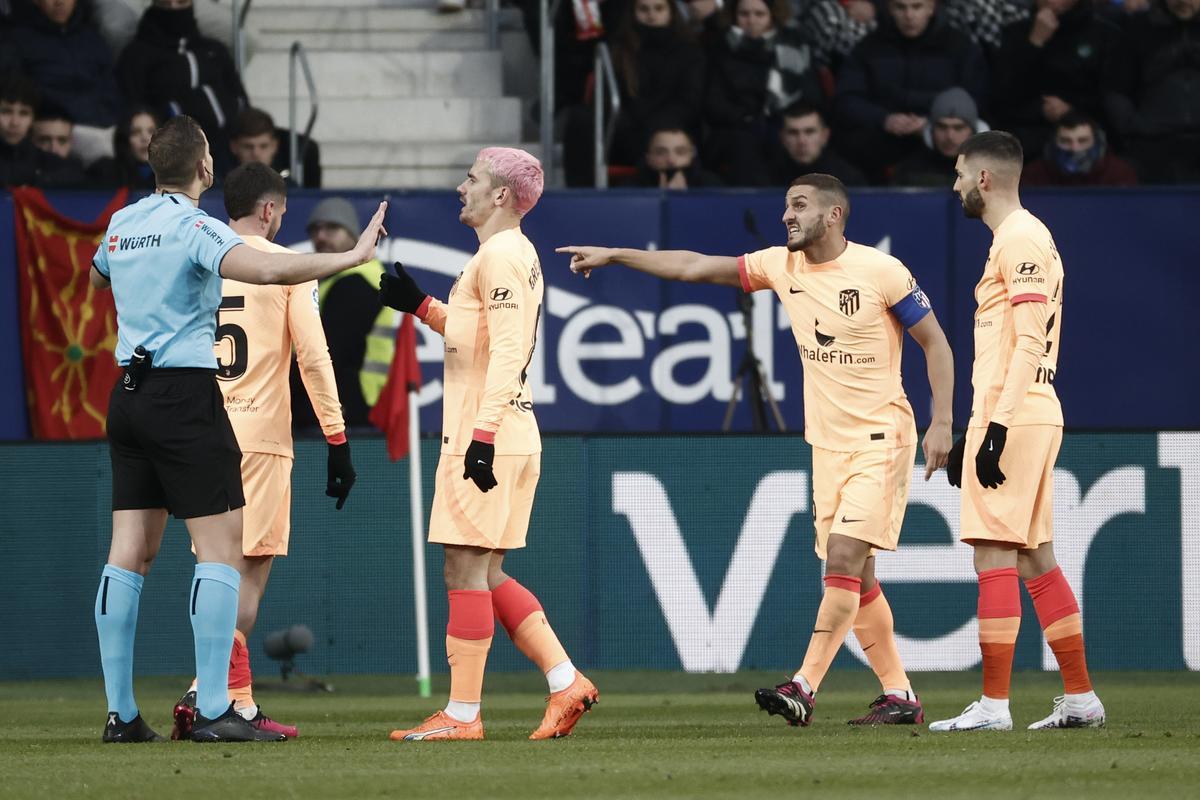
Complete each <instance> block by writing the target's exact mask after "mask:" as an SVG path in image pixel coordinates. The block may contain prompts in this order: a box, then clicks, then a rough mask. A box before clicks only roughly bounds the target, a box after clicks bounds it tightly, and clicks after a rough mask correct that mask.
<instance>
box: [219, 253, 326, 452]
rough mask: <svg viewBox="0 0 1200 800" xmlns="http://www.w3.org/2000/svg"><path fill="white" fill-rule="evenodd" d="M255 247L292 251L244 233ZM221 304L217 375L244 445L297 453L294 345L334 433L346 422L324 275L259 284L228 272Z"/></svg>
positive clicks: (311, 390)
mask: <svg viewBox="0 0 1200 800" xmlns="http://www.w3.org/2000/svg"><path fill="white" fill-rule="evenodd" d="M242 239H243V240H244V241H245V243H246V244H247V245H249V246H250V247H253V248H254V249H255V250H262V251H263V252H267V253H271V252H275V253H290V252H292V251H291V250H288V249H287V248H286V247H282V246H280V245H277V244H275V243H273V242H270V241H268V240H266V239H264V238H262V237H261V236H243V237H242ZM221 295H222V297H221V309H220V311H218V312H217V338H216V345H215V348H214V349H215V350H216V354H217V364H218V367H217V379H218V380H219V381H220V382H221V389H222V391H223V392H224V393H225V410H226V411H227V412H228V413H229V421H230V422H231V423H233V432H234V434H236V436H237V440H238V445H239V446H240V447H241V448H242V452H248V453H274V454H275V455H280V456H288V457H291V456H292V393H291V387H290V384H289V373H290V371H291V364H292V348H293V346H294V347H295V348H296V358H297V360H298V361H299V363H300V373H301V375H302V376H303V378H304V386H305V388H306V389H307V390H308V396H309V398H311V400H312V403H313V410H314V411H316V413H317V418H318V419H319V420H320V421H321V430H322V431H324V433H325V435H326V436H334V435H336V434H339V433H342V432H343V431H345V430H346V424H345V422H344V421H343V420H342V406H341V403H340V401H339V400H338V393H337V384H336V383H335V382H334V379H333V362H332V361H330V359H329V346H328V345H327V344H326V342H325V330H324V328H322V327H321V314H320V311H319V309H318V308H317V282H316V281H310V282H308V283H302V284H299V285H296V286H256V285H253V284H249V283H239V282H238V281H231V280H229V279H228V278H227V279H225V280H224V281H223V282H222V285H221Z"/></svg>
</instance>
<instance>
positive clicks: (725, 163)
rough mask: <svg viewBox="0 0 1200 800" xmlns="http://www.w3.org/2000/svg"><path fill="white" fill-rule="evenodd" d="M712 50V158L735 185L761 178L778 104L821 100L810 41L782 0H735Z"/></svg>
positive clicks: (708, 110)
mask: <svg viewBox="0 0 1200 800" xmlns="http://www.w3.org/2000/svg"><path fill="white" fill-rule="evenodd" d="M727 9H728V10H730V11H731V14H732V16H731V17H729V18H727V27H726V28H725V30H724V31H723V32H722V34H721V35H720V36H719V37H718V38H717V39H716V40H715V41H714V42H713V43H712V45H711V49H710V52H709V58H708V65H709V78H708V89H707V92H706V94H705V103H704V112H705V118H706V119H707V121H708V123H709V125H710V134H709V142H708V145H707V146H708V147H709V149H710V150H711V151H712V152H711V153H710V155H711V164H712V165H714V166H716V167H717V170H718V172H719V173H721V174H722V175H723V176H724V177H725V178H726V181H725V182H726V183H728V184H730V185H734V186H758V185H762V183H763V182H764V181H765V172H766V168H767V165H766V158H765V154H766V153H768V152H770V147H771V146H772V144H773V143H774V141H775V140H776V138H777V131H778V129H779V118H780V114H781V113H782V112H783V109H785V108H787V107H788V106H790V105H792V104H793V103H797V102H800V101H802V100H803V101H806V102H809V103H813V104H817V105H820V104H822V103H823V101H824V95H823V93H822V90H821V83H820V77H819V75H818V64H817V61H816V57H815V55H814V53H813V48H812V47H811V46H810V45H809V44H808V43H807V42H806V41H805V40H804V38H803V37H802V36H801V35H800V33H799V32H798V31H796V30H795V29H794V28H788V27H784V26H785V24H786V23H787V21H788V16H789V14H788V9H787V5H786V0H774V3H773V4H772V5H768V4H767V3H766V2H765V0H735V2H733V3H731V4H730V5H729V6H727Z"/></svg>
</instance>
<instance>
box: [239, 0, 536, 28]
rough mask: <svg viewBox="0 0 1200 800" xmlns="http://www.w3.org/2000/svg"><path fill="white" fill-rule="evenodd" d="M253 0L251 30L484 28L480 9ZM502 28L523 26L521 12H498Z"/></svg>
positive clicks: (249, 23) (249, 26)
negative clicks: (277, 4)
mask: <svg viewBox="0 0 1200 800" xmlns="http://www.w3.org/2000/svg"><path fill="white" fill-rule="evenodd" d="M261 2H262V0H254V5H253V6H251V7H250V13H249V14H247V15H246V27H247V28H248V29H249V30H252V31H264V32H271V31H278V30H285V31H332V30H339V31H350V30H361V31H472V30H473V31H483V30H485V28H486V25H487V15H486V14H485V13H484V12H483V11H475V10H469V11H463V12H461V13H457V14H439V13H438V12H436V11H434V10H433V9H432V8H396V7H388V6H375V7H349V8H347V7H343V6H338V5H331V4H326V7H324V8H320V7H312V6H309V7H303V6H296V7H290V8H288V7H275V6H272V7H267V8H262V7H260V5H259V4H260V3H261ZM500 26H501V28H502V29H522V28H523V23H522V17H521V13H520V12H519V11H518V10H517V9H515V8H512V9H508V8H506V9H502V10H501V11H500Z"/></svg>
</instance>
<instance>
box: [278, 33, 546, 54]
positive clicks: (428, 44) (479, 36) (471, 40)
mask: <svg viewBox="0 0 1200 800" xmlns="http://www.w3.org/2000/svg"><path fill="white" fill-rule="evenodd" d="M501 35H502V36H512V35H520V36H524V35H525V34H523V33H522V34H515V33H508V32H505V33H503V34H501ZM255 36H256V37H257V38H256V39H255V43H256V45H257V46H258V47H259V48H260V49H271V50H286V49H288V48H290V47H291V46H292V42H296V41H298V42H300V43H301V44H303V45H304V47H305V49H306V50H308V52H309V55H310V56H311V55H312V53H314V52H320V51H322V50H345V51H362V50H393V51H397V50H399V51H415V50H483V49H485V48H486V47H487V33H485V32H483V31H476V30H462V31H419V30H418V31H393V30H387V29H382V30H343V29H339V30H326V31H309V30H285V29H279V30H276V29H266V30H262V31H258V32H257V33H256V34H255Z"/></svg>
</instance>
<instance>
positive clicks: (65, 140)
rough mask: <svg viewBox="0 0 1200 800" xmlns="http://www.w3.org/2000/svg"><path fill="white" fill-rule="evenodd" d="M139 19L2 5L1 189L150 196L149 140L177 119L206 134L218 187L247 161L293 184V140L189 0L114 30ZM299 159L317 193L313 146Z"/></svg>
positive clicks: (68, 2)
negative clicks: (145, 192)
mask: <svg viewBox="0 0 1200 800" xmlns="http://www.w3.org/2000/svg"><path fill="white" fill-rule="evenodd" d="M134 13H135V12H134V11H133V10H132V7H131V6H130V5H129V4H128V3H126V2H125V0H0V185H2V186H18V185H32V186H39V187H42V188H56V189H79V188H115V187H118V186H129V187H133V188H139V189H152V188H154V176H153V174H152V172H151V170H150V165H149V162H148V148H149V145H150V136H151V134H153V132H154V130H155V129H156V128H157V127H158V126H159V125H160V124H161V123H162V121H163V120H164V119H166V118H168V117H172V116H175V115H178V114H186V115H188V116H190V117H192V118H194V119H196V120H197V121H198V122H199V123H200V124H201V126H202V127H203V129H204V132H205V134H206V135H207V137H208V139H209V142H210V143H211V145H212V153H213V160H214V162H215V165H216V170H217V176H218V178H221V177H223V176H224V175H225V174H227V173H228V172H229V171H230V170H232V169H233V168H234V167H236V166H238V165H239V164H243V163H247V162H251V161H257V162H260V163H263V164H267V165H269V166H272V167H274V168H275V169H276V170H277V171H279V172H280V173H281V174H282V175H283V176H284V177H285V179H286V178H288V177H289V164H290V158H291V155H290V151H289V149H288V135H287V133H288V132H287V131H286V130H282V129H280V128H277V127H276V125H275V122H274V121H273V120H272V119H271V116H270V115H269V114H267V113H266V112H265V111H261V110H259V109H256V108H253V107H252V106H251V105H250V101H249V98H248V97H247V96H246V90H245V88H244V87H243V85H242V81H241V78H240V77H239V75H238V72H237V69H236V68H235V66H234V62H233V58H232V57H231V55H230V53H229V49H228V48H227V47H226V46H225V45H224V44H223V43H222V42H220V41H218V40H217V39H215V38H212V37H210V36H207V35H205V34H204V33H203V32H202V31H201V29H200V27H199V25H198V24H197V14H196V9H195V8H194V7H193V2H192V0H153V2H152V3H151V4H150V5H149V7H148V8H146V9H145V11H144V13H142V15H141V17H140V19H139V20H138V21H137V24H136V30H135V31H133V30H125V29H123V28H122V26H121V25H120V24H117V23H114V20H113V17H114V16H115V17H116V18H117V20H119V19H120V18H121V15H122V14H126V15H130V16H132V15H133V14H134ZM106 19H107V20H108V22H109V24H105V21H106ZM302 146H303V142H302ZM303 153H304V154H303V159H304V164H305V170H304V185H305V186H308V187H319V186H320V185H321V170H320V162H319V158H320V156H319V151H318V149H317V145H316V143H315V142H309V143H307V146H304V147H303ZM293 183H294V182H293Z"/></svg>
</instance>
